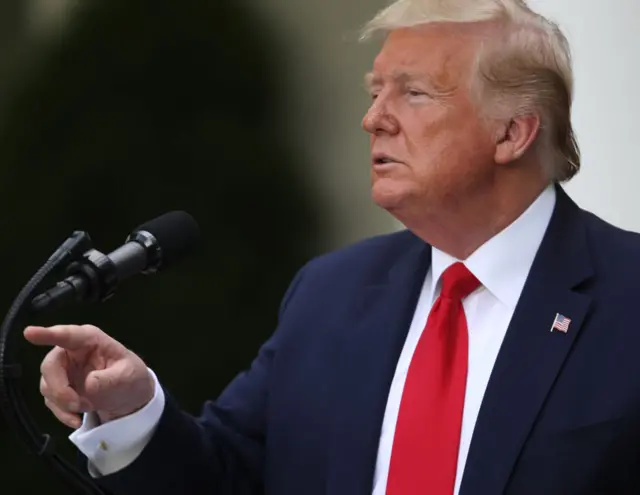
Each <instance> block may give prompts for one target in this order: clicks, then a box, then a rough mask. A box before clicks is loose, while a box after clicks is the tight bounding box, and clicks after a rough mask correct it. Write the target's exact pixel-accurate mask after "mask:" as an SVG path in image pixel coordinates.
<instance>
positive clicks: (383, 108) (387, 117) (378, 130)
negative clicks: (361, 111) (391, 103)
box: [362, 96, 399, 136]
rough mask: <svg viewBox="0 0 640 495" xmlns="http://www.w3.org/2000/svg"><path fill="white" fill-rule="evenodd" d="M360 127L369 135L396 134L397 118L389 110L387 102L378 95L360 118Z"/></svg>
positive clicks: (397, 127)
mask: <svg viewBox="0 0 640 495" xmlns="http://www.w3.org/2000/svg"><path fill="white" fill-rule="evenodd" d="M362 128H363V129H364V130H365V131H366V132H368V133H369V134H371V135H375V136H379V135H381V134H396V133H397V132H398V129H399V125H398V121H397V119H396V118H395V117H394V116H393V115H392V114H391V112H390V111H389V108H388V105H387V103H386V102H385V101H384V100H383V99H382V96H378V98H376V99H375V100H374V101H373V103H372V104H371V107H369V110H368V111H367V113H366V114H365V116H364V118H363V119H362Z"/></svg>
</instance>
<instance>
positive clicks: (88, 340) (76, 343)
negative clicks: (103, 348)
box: [24, 325, 97, 351]
mask: <svg viewBox="0 0 640 495" xmlns="http://www.w3.org/2000/svg"><path fill="white" fill-rule="evenodd" d="M96 335H97V333H96V329H95V327H89V326H80V325H54V326H52V327H37V326H30V327H27V328H26V329H25V331H24V337H25V339H27V340H28V341H29V342H31V343H32V344H34V345H42V346H58V347H62V348H63V349H67V350H69V351H75V350H79V349H82V348H83V347H87V346H90V345H92V344H93V343H94V342H95V339H96Z"/></svg>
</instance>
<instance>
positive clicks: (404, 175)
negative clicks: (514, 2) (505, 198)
mask: <svg viewBox="0 0 640 495" xmlns="http://www.w3.org/2000/svg"><path fill="white" fill-rule="evenodd" d="M478 41H479V38H478V37H477V35H475V36H474V35H473V33H470V31H469V30H468V29H467V30H466V31H465V30H464V28H462V27H460V26H456V25H451V24H448V25H446V24H437V25H436V24H432V25H425V26H421V27H419V28H412V29H399V30H396V31H392V32H391V33H390V34H389V35H388V37H387V39H386V41H385V43H384V46H383V47H382V50H381V51H380V53H379V55H378V56H377V58H376V60H375V62H374V67H373V72H372V73H371V74H369V75H368V76H367V85H368V86H369V88H370V91H371V95H372V104H371V107H370V109H369V111H368V112H367V114H366V116H365V117H364V119H363V122H362V125H363V128H364V129H365V130H366V131H367V132H368V133H370V134H371V153H372V164H371V176H372V183H373V185H372V195H373V199H374V201H375V202H376V203H377V204H378V205H379V206H381V207H383V208H385V209H387V210H389V211H390V212H392V213H394V214H396V216H398V217H399V218H400V219H401V220H402V218H403V217H405V216H412V217H413V216H415V215H416V214H424V213H427V214H435V215H437V214H438V209H441V208H451V207H456V206H459V202H460V201H461V200H463V199H464V198H465V196H466V195H473V194H474V193H475V192H478V191H479V188H484V189H485V190H486V188H487V187H490V184H491V182H492V177H493V174H494V173H495V164H494V159H493V158H494V152H495V139H494V138H493V137H492V136H491V134H490V132H489V129H488V126H487V124H486V123H485V122H483V121H482V119H481V118H480V116H479V114H478V110H477V108H476V107H475V106H474V105H473V104H472V102H471V100H470V96H469V89H468V88H469V80H470V75H471V67H472V62H473V58H474V55H475V53H476V50H477V48H478Z"/></svg>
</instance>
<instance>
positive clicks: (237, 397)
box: [85, 269, 304, 495]
mask: <svg viewBox="0 0 640 495" xmlns="http://www.w3.org/2000/svg"><path fill="white" fill-rule="evenodd" d="M303 271H304V269H303V270H301V271H300V272H299V273H298V275H297V276H296V277H295V279H294V281H293V282H292V284H291V285H290V287H289V289H288V290H287V293H286V294H285V297H284V299H283V301H282V304H281V307H280V319H282V317H283V315H284V313H285V312H286V308H287V304H288V303H289V301H290V300H291V298H292V296H293V294H294V292H295V290H296V288H297V286H298V285H299V283H300V281H301V279H302V276H303V275H302V274H303ZM279 337H280V335H279V332H278V331H276V332H275V333H274V335H273V336H272V337H271V338H270V339H269V340H268V341H267V342H266V343H265V344H264V345H263V346H262V347H261V349H260V351H259V353H258V356H257V357H256V358H255V359H254V361H253V363H252V364H251V367H250V368H249V369H248V370H246V371H244V372H243V373H241V374H239V375H238V376H237V377H236V378H235V379H234V380H233V381H232V382H231V383H230V384H229V385H228V386H227V388H226V389H225V390H224V391H223V393H222V394H221V395H220V397H219V398H218V400H216V401H208V402H206V403H205V404H204V406H203V408H202V412H201V414H200V416H198V417H193V416H191V415H189V414H187V413H186V412H184V411H182V410H181V409H180V407H179V405H178V404H177V403H176V401H175V400H174V399H173V398H172V397H171V394H170V393H169V392H168V391H167V390H164V391H163V392H164V393H163V395H164V398H165V401H164V409H163V411H162V415H161V417H160V420H159V422H158V423H157V425H156V426H155V431H154V432H153V434H152V436H151V438H150V439H149V440H148V443H146V446H145V447H144V448H143V450H142V452H140V453H139V454H138V453H137V452H136V454H137V455H136V456H134V457H135V459H134V460H133V462H130V463H128V464H127V465H126V467H124V468H123V469H120V470H118V471H116V472H113V473H111V474H107V475H105V476H98V477H96V476H95V474H96V473H94V474H93V477H94V478H95V479H94V481H95V482H96V483H97V484H98V485H100V486H101V487H103V488H104V489H105V490H107V491H109V492H110V493H112V494H114V495H138V494H140V493H154V494H156V495H164V494H166V495H169V494H171V495H173V494H176V493H188V494H189V495H205V494H206V495H212V494H215V495H232V494H233V495H260V494H262V493H263V482H264V479H263V470H264V461H265V455H266V452H265V431H266V421H267V418H266V414H267V400H268V394H269V390H268V383H269V372H270V369H271V365H272V362H273V360H274V356H275V354H276V352H277V349H278V341H279ZM88 466H90V463H89V462H88V460H86V462H85V469H88Z"/></svg>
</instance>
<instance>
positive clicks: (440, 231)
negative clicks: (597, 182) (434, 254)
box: [401, 178, 549, 260]
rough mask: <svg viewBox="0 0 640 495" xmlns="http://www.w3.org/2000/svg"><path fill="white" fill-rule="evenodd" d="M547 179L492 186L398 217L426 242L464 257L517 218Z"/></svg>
mask: <svg viewBox="0 0 640 495" xmlns="http://www.w3.org/2000/svg"><path fill="white" fill-rule="evenodd" d="M548 185H549V183H548V182H547V181H546V180H544V179H542V178H539V179H538V180H529V181H526V180H525V181H522V182H521V183H520V185H519V187H504V185H503V184H501V185H500V187H497V186H496V187H494V188H492V189H491V190H489V191H486V192H484V193H483V194H476V195H468V196H465V198H464V200H462V201H460V200H458V201H455V202H452V204H444V205H442V207H441V208H438V212H436V213H434V214H432V215H429V217H428V218H425V215H424V214H423V215H421V217H422V218H420V219H418V218H416V219H406V221H404V220H403V219H401V221H402V222H403V223H404V224H405V225H406V227H407V228H408V229H409V230H411V231H412V232H413V233H414V234H416V235H417V236H418V237H420V238H421V239H422V240H424V241H425V242H426V243H427V244H430V245H431V246H433V247H435V248H437V249H439V250H441V251H443V252H445V253H447V254H449V255H451V256H453V257H455V258H457V259H459V260H465V259H467V258H468V257H469V256H471V254H473V253H474V252H475V251H476V250H477V249H478V248H479V247H480V246H482V245H483V244H484V243H486V242H487V241H488V240H489V239H491V238H492V237H494V236H495V235H497V234H498V233H500V232H501V231H503V230H504V229H506V228H507V227H508V226H509V225H511V224H512V223H513V222H514V221H515V220H517V219H518V217H520V216H521V215H522V214H523V213H524V212H525V211H526V210H527V208H529V206H531V204H532V203H533V202H534V201H535V200H536V199H537V197H538V196H539V195H540V194H541V193H542V191H544V189H545V188H546V187H547V186H548Z"/></svg>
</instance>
